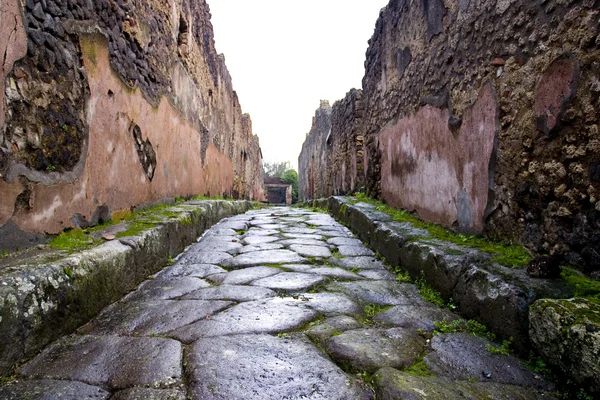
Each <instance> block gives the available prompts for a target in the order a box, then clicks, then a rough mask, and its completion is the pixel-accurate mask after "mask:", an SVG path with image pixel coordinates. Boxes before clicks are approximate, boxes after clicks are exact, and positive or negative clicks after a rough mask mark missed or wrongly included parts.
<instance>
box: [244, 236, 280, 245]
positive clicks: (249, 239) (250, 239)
mask: <svg viewBox="0 0 600 400" xmlns="http://www.w3.org/2000/svg"><path fill="white" fill-rule="evenodd" d="M279 239H280V238H279V237H276V236H264V235H253V236H246V237H244V239H243V240H242V243H244V244H246V245H257V244H263V243H271V242H276V241H278V240H279Z"/></svg>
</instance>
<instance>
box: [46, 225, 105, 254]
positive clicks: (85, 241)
mask: <svg viewBox="0 0 600 400" xmlns="http://www.w3.org/2000/svg"><path fill="white" fill-rule="evenodd" d="M101 242H102V241H101V240H94V239H92V238H91V237H90V236H87V235H86V234H85V232H84V231H83V230H81V229H70V230H68V231H65V232H62V233H60V234H59V235H57V236H56V237H54V238H53V239H52V240H51V241H50V243H48V247H50V248H51V249H56V250H66V251H76V250H82V249H85V248H88V247H91V246H94V245H96V244H98V243H101Z"/></svg>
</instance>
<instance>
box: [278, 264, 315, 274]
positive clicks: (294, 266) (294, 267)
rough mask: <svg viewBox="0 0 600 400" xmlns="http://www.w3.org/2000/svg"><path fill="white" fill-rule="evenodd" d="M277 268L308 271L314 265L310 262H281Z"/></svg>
mask: <svg viewBox="0 0 600 400" xmlns="http://www.w3.org/2000/svg"><path fill="white" fill-rule="evenodd" d="M279 268H281V269H283V270H290V271H294V272H308V273H310V270H311V269H313V268H314V265H311V264H282V265H280V266H279Z"/></svg>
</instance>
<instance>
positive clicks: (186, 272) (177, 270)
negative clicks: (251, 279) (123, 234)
mask: <svg viewBox="0 0 600 400" xmlns="http://www.w3.org/2000/svg"><path fill="white" fill-rule="evenodd" d="M225 272H227V271H226V270H224V269H223V268H221V267H219V266H217V265H213V264H176V265H173V266H172V267H167V268H165V269H164V270H162V271H161V272H160V273H159V274H158V275H157V278H176V277H184V276H190V277H195V278H206V277H207V276H209V275H214V274H219V273H225Z"/></svg>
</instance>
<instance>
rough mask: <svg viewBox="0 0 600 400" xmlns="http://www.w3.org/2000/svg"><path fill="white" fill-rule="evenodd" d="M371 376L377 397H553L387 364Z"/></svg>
mask: <svg viewBox="0 0 600 400" xmlns="http://www.w3.org/2000/svg"><path fill="white" fill-rule="evenodd" d="M374 378H375V382H374V383H375V387H376V388H377V399H379V400H398V399H410V400H429V399H435V400H456V399H486V400H542V399H546V400H552V399H554V400H556V399H555V398H554V397H552V396H550V395H549V394H546V393H543V392H541V391H538V390H535V389H532V388H523V387H519V386H513V385H504V384H499V383H493V382H489V383H483V382H474V383H472V382H468V381H467V382H465V381H452V380H450V379H447V378H443V377H423V376H415V375H410V374H407V373H405V372H400V371H398V370H396V369H393V368H389V367H386V368H382V369H380V370H379V371H377V373H376V374H375V375H374Z"/></svg>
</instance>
